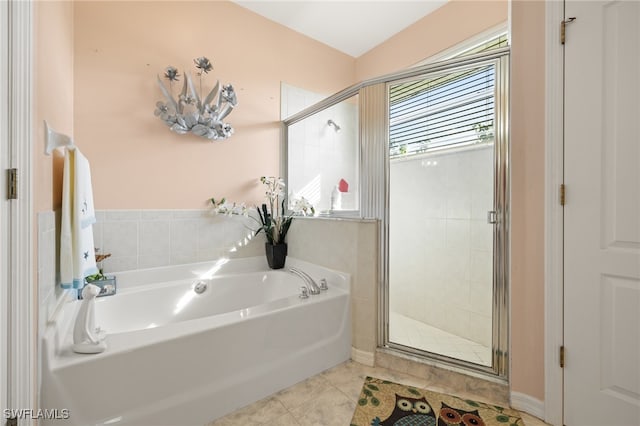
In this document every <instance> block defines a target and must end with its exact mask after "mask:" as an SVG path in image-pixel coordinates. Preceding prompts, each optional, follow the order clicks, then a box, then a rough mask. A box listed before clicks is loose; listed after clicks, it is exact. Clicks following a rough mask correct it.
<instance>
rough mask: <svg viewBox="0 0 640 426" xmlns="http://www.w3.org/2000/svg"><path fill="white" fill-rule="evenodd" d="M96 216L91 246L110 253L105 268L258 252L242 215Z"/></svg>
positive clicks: (150, 212) (194, 212)
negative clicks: (93, 245) (92, 244)
mask: <svg viewBox="0 0 640 426" xmlns="http://www.w3.org/2000/svg"><path fill="white" fill-rule="evenodd" d="M96 219H97V222H96V224H95V225H94V227H93V234H94V242H95V245H96V247H97V248H99V249H100V250H99V253H110V254H111V257H110V258H108V259H106V260H105V261H104V263H103V265H102V266H103V267H104V271H105V272H114V271H124V270H131V269H144V268H152V267H158V266H167V265H176V264H182V263H192V262H201V261H207V260H212V259H217V258H219V257H223V256H224V257H229V258H234V257H247V256H259V255H262V254H264V247H263V244H264V238H263V237H261V236H259V237H257V238H252V236H253V232H252V231H251V230H250V229H249V228H248V227H247V225H249V223H247V219H245V218H243V217H227V216H214V215H212V213H211V211H210V210H103V211H97V212H96Z"/></svg>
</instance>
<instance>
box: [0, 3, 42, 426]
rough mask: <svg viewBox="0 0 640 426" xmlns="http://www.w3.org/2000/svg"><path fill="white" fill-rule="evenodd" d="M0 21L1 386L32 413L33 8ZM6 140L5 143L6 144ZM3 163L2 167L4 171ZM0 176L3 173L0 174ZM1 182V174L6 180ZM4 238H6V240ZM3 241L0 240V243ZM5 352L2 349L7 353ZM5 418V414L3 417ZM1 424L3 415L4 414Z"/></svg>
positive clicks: (14, 10)
mask: <svg viewBox="0 0 640 426" xmlns="http://www.w3.org/2000/svg"><path fill="white" fill-rule="evenodd" d="M3 6H4V7H3V10H2V12H0V13H2V19H3V20H6V23H7V26H6V27H4V28H6V29H7V33H6V35H7V36H8V37H7V40H8V42H7V43H6V44H3V45H2V47H0V49H2V54H1V55H2V63H1V64H0V66H2V67H3V71H2V72H3V73H5V72H6V74H7V79H6V88H7V90H3V91H2V92H3V95H2V96H3V97H2V100H1V102H2V103H3V106H6V108H7V111H6V113H4V114H2V115H3V117H2V120H3V126H5V125H6V127H5V128H6V129H7V131H6V132H4V134H3V135H2V136H3V140H2V142H1V143H2V149H3V152H6V153H7V154H8V155H7V158H6V160H7V161H6V162H5V163H6V166H8V167H9V168H16V169H18V184H17V190H18V199H16V200H2V201H3V206H2V208H3V211H2V214H3V215H5V214H6V215H7V216H6V217H7V221H6V225H5V226H6V227H7V230H8V231H9V232H7V233H5V232H4V231H5V229H3V238H6V243H7V245H8V251H7V252H6V253H3V254H2V256H3V259H2V262H3V263H5V262H6V264H7V265H8V270H7V274H6V276H3V280H6V281H7V282H6V283H5V282H3V284H4V285H3V287H4V288H3V289H2V291H1V292H0V308H2V309H3V312H4V313H5V314H6V317H7V318H6V320H7V323H5V324H7V329H6V330H3V333H4V332H6V336H3V339H4V340H5V341H3V344H4V346H3V353H2V356H1V358H2V360H3V363H4V364H5V366H6V370H4V369H0V374H2V375H3V377H2V378H1V379H2V380H3V382H4V383H6V388H4V389H3V390H4V391H5V392H6V397H5V396H3V398H6V401H2V403H3V404H4V403H6V404H8V407H7V408H12V409H37V408H38V404H37V386H38V384H37V374H36V371H37V367H38V366H37V363H36V360H37V356H36V348H37V342H36V336H37V321H36V318H35V315H36V313H37V311H36V308H37V305H36V303H37V302H36V300H35V298H34V295H35V291H34V290H35V288H36V285H35V281H34V270H33V267H34V260H33V258H34V253H33V237H34V234H33V220H34V217H33V203H32V200H33V185H32V181H33V180H32V170H33V167H32V162H33V155H32V141H33V138H32V123H31V116H32V110H31V108H32V105H33V103H32V87H33V83H32V82H33V72H32V63H33V61H32V52H33V49H32V31H33V3H32V2H31V1H9V2H6V3H4V5H3ZM5 138H6V139H5ZM4 166H5V164H3V167H4ZM2 173H6V171H5V170H2ZM5 178H6V175H5ZM5 235H6V237H5ZM4 242H5V241H4V240H3V243H4ZM3 319H4V318H3ZM4 348H7V349H6V350H5V349H4ZM3 414H4V413H3ZM29 417H30V416H28V415H27V416H26V417H22V418H20V419H19V424H20V425H31V424H33V419H31V418H29ZM3 421H4V415H3Z"/></svg>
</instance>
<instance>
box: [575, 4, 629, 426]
mask: <svg viewBox="0 0 640 426" xmlns="http://www.w3.org/2000/svg"><path fill="white" fill-rule="evenodd" d="M565 6H566V9H565V10H566V16H567V17H576V20H575V21H574V22H573V23H571V24H568V25H567V41H566V45H565V184H566V188H567V192H566V197H567V198H566V206H565V222H564V223H565V272H564V273H565V283H564V286H565V348H566V364H565V370H564V372H565V376H564V384H565V388H564V404H565V405H564V408H565V412H564V423H565V424H566V425H568V426H588V425H594V426H595V425H597V426H605V425H606V426H617V425H625V426H638V425H640V2H637V1H567V2H566V4H565Z"/></svg>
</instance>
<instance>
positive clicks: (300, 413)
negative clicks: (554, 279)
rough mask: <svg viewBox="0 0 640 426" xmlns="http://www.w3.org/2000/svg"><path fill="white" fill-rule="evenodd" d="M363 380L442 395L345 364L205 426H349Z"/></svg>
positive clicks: (381, 371)
mask: <svg viewBox="0 0 640 426" xmlns="http://www.w3.org/2000/svg"><path fill="white" fill-rule="evenodd" d="M366 376H374V377H378V378H381V379H386V380H391V381H394V382H398V383H404V384H407V385H410V386H415V387H420V388H428V389H432V390H434V391H436V392H443V389H435V388H433V387H429V383H428V382H427V380H426V379H420V378H418V377H414V376H411V375H408V374H403V373H399V372H396V371H393V370H388V369H386V368H380V367H367V366H365V365H362V364H358V363H357V362H353V361H348V362H346V363H344V364H340V365H338V366H337V367H334V368H332V369H330V370H327V371H325V372H323V373H321V374H318V375H317V376H313V377H311V378H309V379H307V380H305V381H303V382H300V383H298V384H296V385H293V386H291V387H290V388H287V389H285V390H283V391H281V392H278V393H276V394H274V395H271V396H269V397H267V398H265V399H263V400H260V401H258V402H256V403H254V404H251V405H249V406H247V407H244V408H241V409H239V410H238V411H235V412H233V413H231V414H229V415H227V416H226V417H223V418H221V419H218V420H216V421H213V422H211V423H209V424H208V425H207V426H229V425H236V426H253V425H270V426H348V425H349V421H350V420H351V417H352V416H353V411H354V410H355V408H356V401H357V399H358V396H359V395H360V390H361V388H362V383H363V381H364V378H365V377H366ZM478 400H486V399H485V398H478ZM487 402H491V401H487ZM522 417H523V419H524V421H525V425H526V426H544V425H546V424H545V423H544V422H542V421H541V420H539V419H536V418H535V417H532V416H529V415H527V414H525V413H523V416H522Z"/></svg>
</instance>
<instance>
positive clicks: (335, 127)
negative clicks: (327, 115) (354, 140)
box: [327, 119, 340, 132]
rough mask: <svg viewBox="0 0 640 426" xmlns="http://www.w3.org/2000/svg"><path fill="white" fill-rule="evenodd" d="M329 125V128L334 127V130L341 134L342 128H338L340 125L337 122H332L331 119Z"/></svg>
mask: <svg viewBox="0 0 640 426" xmlns="http://www.w3.org/2000/svg"><path fill="white" fill-rule="evenodd" d="M327 125H328V126H333V128H334V130H335V131H336V132H339V131H340V126H338V125H337V124H336V122H335V121H333V120H331V119H329V121H327Z"/></svg>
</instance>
